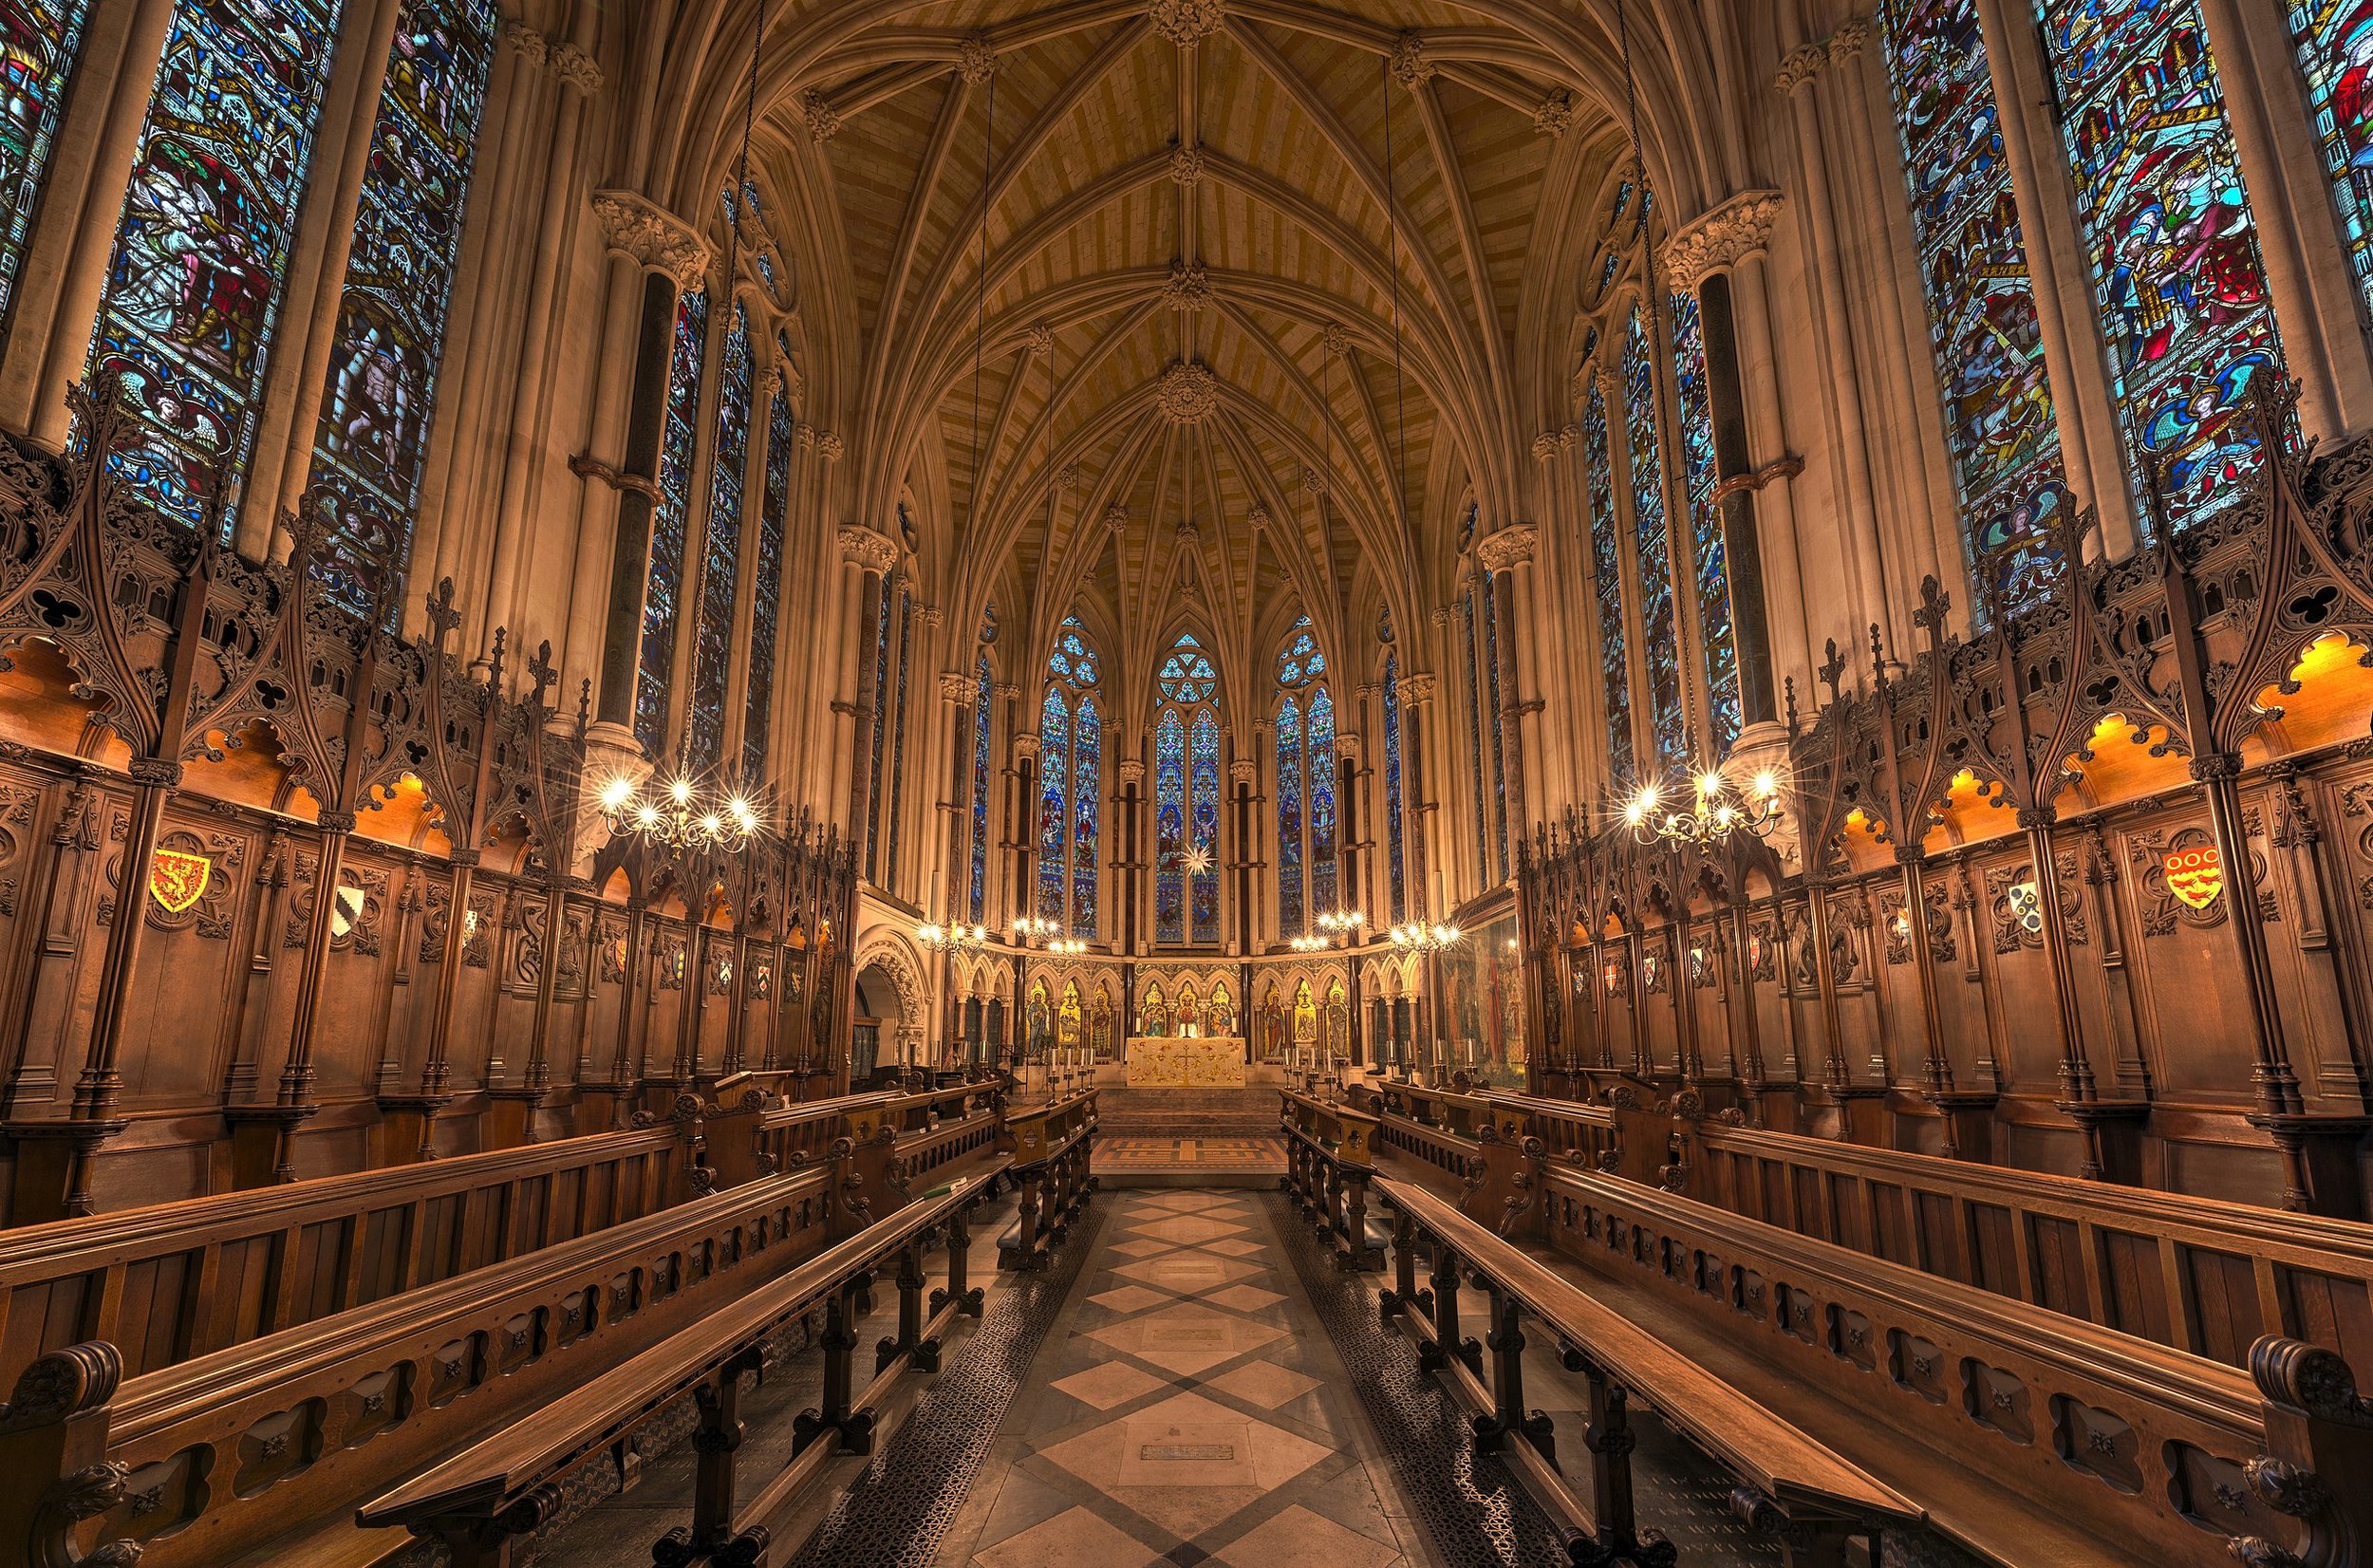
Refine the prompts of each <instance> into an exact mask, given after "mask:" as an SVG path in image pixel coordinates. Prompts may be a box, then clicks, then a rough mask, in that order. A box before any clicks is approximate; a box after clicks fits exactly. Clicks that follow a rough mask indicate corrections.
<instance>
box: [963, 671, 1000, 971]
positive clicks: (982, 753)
mask: <svg viewBox="0 0 2373 1568" xmlns="http://www.w3.org/2000/svg"><path fill="white" fill-rule="evenodd" d="M973 676H974V679H975V680H976V681H978V682H979V684H978V687H977V690H976V692H975V695H974V697H973V700H972V887H971V889H970V908H971V913H970V915H968V916H967V917H966V918H967V919H969V920H970V921H971V922H972V924H975V925H979V924H982V923H983V922H985V921H986V920H987V919H988V905H989V689H990V687H991V686H992V685H993V684H994V681H993V679H992V676H991V674H990V670H989V656H988V653H987V652H986V651H985V650H983V651H982V653H981V660H980V663H978V664H976V665H975V666H974V667H973Z"/></svg>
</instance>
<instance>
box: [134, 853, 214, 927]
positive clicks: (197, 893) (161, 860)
mask: <svg viewBox="0 0 2373 1568" xmlns="http://www.w3.org/2000/svg"><path fill="white" fill-rule="evenodd" d="M214 874H215V863H214V862H213V861H212V860H209V859H208V858H207V857H206V856H204V855H194V854H191V853H189V852H188V851H186V850H183V849H159V850H158V851H157V853H156V855H155V857H154V858H152V859H151V860H150V861H149V863H148V896H149V897H151V898H153V899H155V900H156V901H157V905H158V907H159V908H161V909H163V910H164V912H165V913H166V914H168V915H178V914H180V913H181V912H182V911H183V910H185V909H187V908H189V907H190V906H191V905H194V904H196V902H197V901H198V900H199V899H201V898H204V897H205V896H206V884H207V882H208V881H209V880H210V879H211V878H212V877H213V876H214Z"/></svg>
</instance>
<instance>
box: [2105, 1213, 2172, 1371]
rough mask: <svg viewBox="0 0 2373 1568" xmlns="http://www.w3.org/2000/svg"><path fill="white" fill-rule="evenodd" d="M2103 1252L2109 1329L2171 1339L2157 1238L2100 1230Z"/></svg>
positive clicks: (2163, 1273) (2157, 1338)
mask: <svg viewBox="0 0 2373 1568" xmlns="http://www.w3.org/2000/svg"><path fill="white" fill-rule="evenodd" d="M2094 1234H2095V1235H2096V1236H2098V1237H2099V1238H2100V1239H2101V1249H2102V1312H2103V1314H2104V1315H2105V1316H2107V1318H2108V1322H2107V1325H2106V1326H2107V1327H2109V1328H2113V1329H2121V1330H2123V1331H2124V1332H2125V1333H2127V1334H2133V1335H2141V1336H2142V1337H2143V1338H2145V1339H2155V1340H2157V1341H2158V1343H2160V1344H2162V1345H2163V1344H2166V1343H2167V1342H2168V1340H2169V1337H2170V1335H2169V1332H2168V1321H2167V1278H2166V1271H2165V1269H2164V1267H2163V1266H2162V1265H2161V1261H2160V1258H2161V1247H2160V1243H2159V1241H2158V1238H2157V1237H2153V1236H2137V1235H2135V1234H2133V1233H2132V1232H2130V1231H2122V1230H2099V1231H2096V1232H2095V1233H2094Z"/></svg>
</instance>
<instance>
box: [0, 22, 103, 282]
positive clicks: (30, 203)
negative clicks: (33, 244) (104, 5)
mask: <svg viewBox="0 0 2373 1568" xmlns="http://www.w3.org/2000/svg"><path fill="white" fill-rule="evenodd" d="M89 20H90V0H9V4H8V5H5V6H0V321H6V320H7V319H8V312H9V304H10V303H11V302H12V301H13V300H14V299H15V298H16V278H17V273H18V272H19V271H21V270H22V269H23V268H24V265H25V247H26V245H27V243H28V241H29V240H30V239H31V237H32V230H33V209H34V208H35V207H36V206H37V205H38V204H39V202H40V199H41V186H42V180H43V178H44V177H46V176H47V174H48V172H49V155H50V153H51V151H52V150H53V149H54V146H55V143H56V141H57V136H58V116H59V114H60V113H61V112H62V111H63V110H64V109H65V84H66V83H67V81H68V80H69V79H70V78H71V77H72V76H73V74H74V65H75V62H76V60H77V59H78V58H80V56H81V54H82V52H83V28H84V24H85V23H87V22H88V21H89Z"/></svg>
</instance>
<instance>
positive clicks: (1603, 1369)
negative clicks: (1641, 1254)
mask: <svg viewBox="0 0 2373 1568" xmlns="http://www.w3.org/2000/svg"><path fill="white" fill-rule="evenodd" d="M1377 1186H1378V1189H1379V1192H1380V1195H1381V1196H1382V1198H1383V1200H1384V1202H1385V1203H1386V1204H1389V1205H1390V1206H1391V1207H1392V1210H1393V1212H1394V1214H1395V1216H1396V1219H1397V1223H1396V1224H1395V1226H1394V1232H1393V1270H1394V1281H1395V1283H1394V1286H1393V1287H1392V1289H1390V1290H1388V1291H1386V1292H1385V1293H1384V1297H1383V1302H1384V1311H1385V1314H1386V1316H1387V1317H1388V1318H1389V1319H1391V1320H1393V1321H1396V1322H1398V1323H1399V1324H1400V1325H1401V1327H1402V1328H1403V1330H1404V1332H1407V1333H1409V1334H1410V1335H1411V1336H1412V1337H1413V1338H1415V1339H1416V1341H1417V1344H1418V1348H1419V1349H1418V1360H1419V1364H1420V1365H1421V1366H1423V1367H1425V1368H1427V1369H1428V1370H1429V1371H1430V1370H1440V1371H1444V1372H1448V1374H1449V1381H1450V1386H1451V1387H1452V1389H1453V1390H1454V1391H1456V1392H1457V1394H1458V1395H1459V1397H1460V1398H1461V1399H1462V1400H1463V1401H1464V1402H1466V1403H1467V1404H1468V1405H1469V1406H1470V1407H1471V1408H1472V1409H1474V1410H1475V1411H1476V1416H1475V1419H1474V1421H1473V1423H1472V1425H1473V1428H1474V1430H1475V1435H1476V1444H1477V1447H1481V1448H1484V1449H1487V1450H1490V1451H1494V1452H1497V1453H1500V1454H1501V1455H1503V1456H1504V1458H1506V1459H1508V1460H1509V1461H1510V1464H1511V1468H1512V1469H1513V1470H1514V1472H1515V1473H1516V1474H1517V1475H1518V1476H1519V1477H1520V1478H1521V1479H1522V1480H1523V1483H1524V1484H1525V1486H1526V1489H1527V1490H1528V1491H1530V1492H1532V1493H1533V1495H1534V1497H1535V1498H1536V1499H1537V1500H1538V1501H1539V1502H1540V1503H1542V1506H1543V1507H1544V1508H1545V1509H1546V1510H1548V1512H1549V1514H1550V1516H1551V1517H1552V1518H1553V1519H1554V1520H1556V1521H1559V1522H1560V1524H1561V1525H1562V1526H1564V1528H1565V1529H1566V1531H1567V1556H1568V1559H1569V1560H1570V1561H1572V1562H1573V1563H1576V1564H1586V1563H1603V1562H1608V1561H1614V1560H1637V1561H1643V1562H1645V1561H1650V1560H1653V1559H1654V1555H1655V1554H1654V1548H1655V1546H1656V1544H1657V1541H1658V1540H1659V1538H1658V1537H1657V1536H1656V1535H1655V1534H1654V1532H1653V1531H1646V1530H1643V1529H1642V1528H1641V1526H1640V1524H1639V1522H1638V1520H1637V1517H1636V1513H1635V1507H1634V1504H1633V1496H1632V1475H1631V1458H1630V1454H1631V1448H1632V1442H1633V1440H1632V1438H1631V1435H1630V1432H1629V1429H1628V1424H1629V1420H1630V1416H1629V1402H1630V1401H1631V1400H1632V1399H1634V1398H1637V1399H1639V1400H1640V1401H1642V1402H1643V1403H1645V1404H1648V1405H1651V1406H1653V1407H1654V1409H1656V1411H1657V1412H1658V1413H1659V1414H1660V1415H1662V1416H1663V1417H1664V1420H1665V1423H1666V1425H1667V1426H1669V1427H1670V1428H1672V1430H1673V1431H1674V1432H1675V1433H1676V1434H1678V1435H1679V1436H1681V1437H1682V1438H1684V1439H1685V1440H1687V1441H1688V1442H1689V1443H1690V1444H1691V1446H1692V1447H1695V1448H1697V1449H1698V1451H1700V1452H1701V1453H1703V1454H1705V1455H1706V1456H1707V1457H1708V1458H1709V1459H1710V1460H1712V1461H1713V1462H1714V1463H1715V1464H1716V1465H1720V1466H1721V1467H1722V1468H1723V1469H1725V1470H1727V1471H1728V1472H1729V1474H1730V1475H1731V1476H1732V1477H1733V1478H1734V1479H1735V1480H1736V1482H1737V1484H1738V1490H1736V1491H1735V1492H1733V1494H1732V1504H1733V1506H1734V1508H1736V1509H1737V1510H1738V1512H1739V1513H1740V1514H1741V1516H1742V1517H1743V1518H1745V1519H1746V1520H1747V1522H1748V1523H1750V1524H1752V1525H1755V1526H1757V1527H1759V1528H1762V1529H1765V1530H1768V1531H1770V1532H1772V1533H1774V1534H1776V1535H1777V1536H1778V1537H1779V1539H1780V1540H1781V1543H1782V1547H1783V1551H1784V1559H1785V1560H1786V1561H1787V1562H1788V1563H1789V1564H1790V1568H1841V1565H1842V1564H1843V1563H1844V1562H1845V1560H1846V1549H1847V1544H1848V1542H1849V1540H1852V1539H1853V1538H1855V1537H1857V1536H1860V1537H1864V1538H1867V1540H1868V1541H1869V1550H1870V1560H1871V1561H1873V1562H1876V1561H1878V1550H1879V1540H1878V1538H1879V1535H1880V1534H1881V1532H1882V1531H1884V1530H1885V1529H1886V1528H1887V1527H1888V1526H1889V1525H1891V1524H1897V1523H1900V1522H1904V1521H1916V1520H1917V1519H1918V1518H1919V1517H1920V1510H1919V1508H1918V1506H1917V1505H1916V1504H1915V1503H1913V1502H1912V1501H1911V1500H1910V1499H1909V1498H1906V1497H1904V1496H1903V1495H1902V1494H1900V1493H1898V1492H1897V1491H1895V1490H1894V1489H1892V1488H1890V1487H1888V1486H1886V1485H1884V1484H1881V1483H1880V1482H1878V1480H1876V1479H1875V1478H1873V1477H1872V1476H1870V1475H1868V1474H1867V1473H1865V1472H1864V1471H1862V1470H1861V1469H1859V1468H1858V1467H1857V1466H1855V1465H1851V1464H1849V1463H1847V1462H1846V1461H1845V1460H1843V1459H1841V1458H1840V1457H1839V1456H1838V1455H1837V1454H1836V1453H1834V1452H1832V1451H1831V1450H1830V1449H1829V1448H1827V1447H1824V1446H1822V1444H1820V1443H1817V1442H1815V1441H1813V1440H1812V1439H1811V1438H1809V1437H1807V1436H1805V1435H1804V1433H1803V1432H1802V1431H1799V1430H1798V1429H1797V1428H1794V1427H1793V1426H1791V1425H1789V1424H1788V1423H1787V1422H1786V1421H1785V1420H1784V1419H1782V1418H1781V1417H1780V1416H1779V1415H1777V1414H1775V1413H1774V1412H1773V1411H1772V1410H1770V1409H1767V1408H1766V1407H1765V1406H1763V1405H1761V1404H1758V1403H1757V1402H1756V1401H1754V1400H1752V1399H1750V1398H1748V1397H1747V1396H1746V1395H1745V1394H1742V1393H1741V1392H1739V1391H1738V1390H1736V1389H1734V1388H1732V1387H1731V1386H1730V1385H1728V1383H1725V1382H1724V1381H1723V1380H1722V1379H1721V1378H1719V1377H1716V1376H1715V1375H1713V1374H1712V1373H1711V1372H1707V1371H1706V1370H1705V1369H1704V1368H1703V1367H1700V1366H1699V1365H1697V1364H1696V1363H1695V1362H1693V1361H1691V1359H1689V1358H1688V1357H1687V1356H1685V1355H1683V1354H1681V1353H1677V1352H1676V1351H1674V1350H1673V1349H1672V1347H1671V1346H1670V1345H1668V1344H1666V1343H1665V1342H1664V1341H1663V1340H1661V1339H1659V1338H1657V1337H1655V1336H1654V1335H1651V1334H1649V1333H1648V1332H1646V1331H1645V1330H1643V1329H1641V1328H1639V1327H1638V1326H1637V1325H1636V1324H1635V1323H1633V1322H1632V1321H1631V1320H1630V1319H1628V1318H1625V1317H1623V1316H1620V1315H1619V1314H1616V1313H1615V1312H1612V1311H1609V1310H1608V1309H1607V1308H1605V1307H1604V1306H1602V1305H1600V1304H1599V1303H1598V1301H1596V1300H1594V1299H1592V1297H1589V1296H1588V1295H1587V1294H1585V1293H1584V1292H1582V1291H1580V1290H1578V1289H1577V1288H1575V1286H1574V1285H1573V1284H1572V1283H1571V1282H1570V1281H1568V1280H1566V1279H1561V1278H1560V1277H1559V1276H1558V1275H1556V1274H1555V1273H1553V1272H1551V1271H1550V1270H1549V1269H1548V1268H1546V1267H1545V1266H1543V1264H1542V1262H1541V1261H1540V1260H1538V1259H1535V1258H1533V1257H1531V1256H1529V1255H1528V1254H1526V1253H1524V1252H1523V1251H1522V1250H1521V1249H1519V1248H1518V1247H1517V1246H1515V1245H1514V1244H1513V1243H1511V1242H1509V1241H1504V1240H1503V1239H1501V1238H1500V1237H1499V1236H1496V1235H1494V1234H1493V1233H1492V1232H1491V1231H1489V1230H1487V1229H1485V1227H1484V1226H1482V1225H1479V1224H1477V1223H1475V1222H1473V1221H1472V1220H1469V1219H1467V1217H1466V1216H1465V1215H1463V1214H1461V1213H1459V1211H1458V1210H1457V1209H1455V1208H1453V1207H1451V1206H1450V1205H1449V1204H1447V1203H1445V1202H1443V1201H1442V1200H1441V1199H1440V1198H1437V1197H1435V1196H1434V1195H1433V1194H1432V1193H1429V1192H1428V1191H1426V1190H1424V1189H1423V1188H1421V1187H1417V1186H1412V1185H1409V1184H1408V1183H1404V1182H1395V1181H1392V1180H1390V1179H1386V1180H1383V1181H1380V1182H1379V1183H1378V1184H1377ZM1421 1236H1422V1237H1423V1238H1425V1239H1426V1240H1427V1241H1429V1243H1430V1250H1431V1253H1432V1270H1431V1277H1430V1279H1429V1286H1430V1288H1429V1289H1420V1288H1419V1286H1418V1284H1417V1265H1416V1257H1417V1241H1418V1239H1419V1238H1420V1237H1421ZM1462 1274H1472V1275H1474V1276H1475V1277H1477V1278H1479V1279H1481V1281H1482V1282H1483V1284H1484V1285H1485V1289H1486V1290H1487V1291H1488V1292H1489V1295H1490V1308H1489V1319H1490V1321H1489V1340H1490V1347H1491V1378H1490V1382H1489V1384H1488V1386H1486V1385H1485V1382H1484V1380H1483V1377H1482V1375H1481V1374H1482V1359H1483V1357H1482V1348H1481V1347H1480V1346H1478V1345H1477V1344H1476V1343H1475V1342H1474V1341H1473V1340H1472V1339H1469V1338H1467V1337H1465V1335H1464V1334H1463V1329H1462V1322H1461V1317H1460V1312H1459V1293H1460V1286H1461V1276H1462ZM1527 1319H1530V1320H1531V1321H1533V1322H1535V1323H1537V1324H1539V1325H1540V1327H1541V1328H1542V1329H1543V1330H1545V1331H1547V1332H1548V1333H1550V1334H1553V1335H1556V1336H1557V1340H1558V1343H1559V1346H1560V1350H1561V1352H1562V1353H1563V1356H1564V1361H1565V1365H1566V1367H1567V1369H1568V1370H1569V1371H1572V1372H1579V1373H1581V1374H1582V1375H1584V1376H1585V1377H1587V1378H1588V1379H1589V1384H1590V1439H1589V1448H1590V1469H1591V1496H1590V1499H1589V1500H1588V1501H1587V1502H1585V1501H1584V1500H1583V1499H1582V1498H1581V1497H1580V1496H1579V1495H1578V1494H1577V1493H1576V1492H1575V1490H1574V1489H1573V1487H1572V1485H1571V1484H1569V1483H1568V1482H1567V1481H1566V1479H1565V1477H1564V1475H1563V1473H1562V1472H1561V1471H1560V1469H1559V1468H1558V1464H1557V1458H1556V1453H1555V1448H1554V1444H1553V1441H1552V1438H1551V1435H1550V1431H1549V1423H1548V1419H1547V1418H1546V1417H1545V1416H1540V1415H1533V1414H1527V1413H1526V1410H1525V1408H1524V1381H1523V1378H1524V1373H1523V1352H1524V1344H1525V1340H1524V1324H1525V1321H1526V1320H1527ZM1667 1560H1670V1559H1669V1558H1668V1559H1667Z"/></svg>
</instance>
